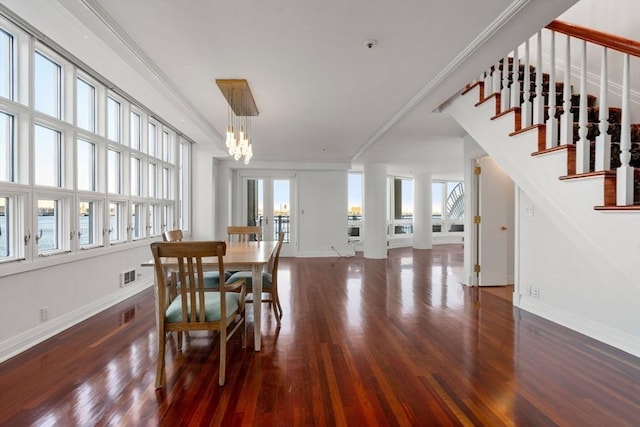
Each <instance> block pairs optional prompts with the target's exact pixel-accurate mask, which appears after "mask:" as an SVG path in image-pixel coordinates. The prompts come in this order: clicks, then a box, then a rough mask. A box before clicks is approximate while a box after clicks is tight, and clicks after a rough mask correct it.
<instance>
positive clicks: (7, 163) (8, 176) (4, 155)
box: [0, 111, 16, 182]
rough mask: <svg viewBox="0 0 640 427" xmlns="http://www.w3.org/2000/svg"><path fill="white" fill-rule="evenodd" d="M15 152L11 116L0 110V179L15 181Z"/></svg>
mask: <svg viewBox="0 0 640 427" xmlns="http://www.w3.org/2000/svg"><path fill="white" fill-rule="evenodd" d="M15 152H16V145H15V138H14V135H13V116H12V115H10V114H6V113H3V112H2V111H0V181H7V182H13V181H15V176H14V167H15Z"/></svg>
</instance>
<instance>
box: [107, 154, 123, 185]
mask: <svg viewBox="0 0 640 427" xmlns="http://www.w3.org/2000/svg"><path fill="white" fill-rule="evenodd" d="M121 157H122V156H121V154H120V152H119V151H116V150H108V169H107V175H108V177H107V182H108V183H109V185H108V191H109V193H113V194H120V193H121V192H122V159H121Z"/></svg>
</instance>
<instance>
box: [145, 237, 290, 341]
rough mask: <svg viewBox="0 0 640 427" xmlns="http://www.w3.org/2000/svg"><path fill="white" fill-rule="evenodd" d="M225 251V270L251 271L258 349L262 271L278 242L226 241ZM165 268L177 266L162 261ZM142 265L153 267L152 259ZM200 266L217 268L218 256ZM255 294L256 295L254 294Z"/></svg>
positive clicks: (254, 333)
mask: <svg viewBox="0 0 640 427" xmlns="http://www.w3.org/2000/svg"><path fill="white" fill-rule="evenodd" d="M226 243H227V251H226V254H225V255H224V257H223V263H224V269H225V271H241V270H242V271H251V283H252V293H253V295H254V297H253V342H254V350H255V351H260V343H261V324H262V322H261V319H262V297H261V295H262V272H263V270H264V268H265V266H266V265H267V264H268V263H269V259H270V258H271V254H272V253H273V251H274V249H275V248H276V246H277V244H278V242H277V241H270V240H262V241H251V242H226ZM163 264H164V266H165V268H167V269H169V270H171V269H172V268H173V267H175V268H177V267H178V265H177V263H176V264H175V266H174V265H172V264H171V262H169V263H164V262H163ZM141 266H142V267H153V266H155V262H154V260H153V258H152V259H150V260H148V261H145V262H143V263H142V264H141ZM202 267H203V269H205V270H218V258H217V257H208V258H203V259H202ZM256 295H257V296H256Z"/></svg>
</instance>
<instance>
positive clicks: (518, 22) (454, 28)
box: [8, 0, 575, 175]
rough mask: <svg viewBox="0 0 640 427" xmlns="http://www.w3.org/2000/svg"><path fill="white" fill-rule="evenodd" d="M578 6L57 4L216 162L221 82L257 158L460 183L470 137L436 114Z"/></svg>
mask: <svg viewBox="0 0 640 427" xmlns="http://www.w3.org/2000/svg"><path fill="white" fill-rule="evenodd" d="M573 2H575V0H561V1H554V2H551V1H542V2H540V1H537V2H530V1H529V0H482V1H479V0H423V1H405V0H403V1H376V0H369V1H355V0H340V1H338V0H336V1H326V0H324V1H323V0H299V1H292V0H289V1H264V0H257V1H239V0H235V1H214V0H210V1H207V0H179V1H178V0H173V1H170V0H60V3H61V4H62V5H63V6H64V8H65V9H66V10H67V11H68V13H71V14H72V15H73V16H75V17H76V18H77V20H78V21H79V22H81V23H82V25H83V26H86V28H87V29H88V31H90V32H91V34H92V37H98V38H99V39H100V41H101V43H104V44H105V45H106V46H108V47H109V49H112V50H113V51H115V52H116V53H117V54H119V55H120V56H121V57H122V58H124V59H125V60H126V61H127V62H128V64H129V65H130V66H131V67H132V68H134V69H135V70H136V71H137V73H138V74H139V75H140V76H142V78H144V79H146V80H147V81H148V82H149V84H150V85H152V86H153V87H154V88H156V90H157V91H158V92H159V93H161V94H164V95H163V96H165V98H166V99H169V100H171V102H172V103H173V105H174V108H176V109H177V111H179V114H173V113H172V114H170V116H165V117H163V118H164V119H166V120H169V121H170V122H172V124H173V125H174V126H175V127H177V128H178V129H180V130H181V131H183V132H184V133H185V134H186V135H187V136H189V137H190V138H191V139H193V140H194V141H195V142H196V143H199V144H204V145H209V146H210V149H211V151H212V153H213V155H214V156H225V152H224V141H223V140H222V137H221V135H223V134H224V132H225V129H226V124H227V123H226V119H227V104H226V101H225V99H224V97H223V95H222V93H220V91H219V89H218V88H217V86H216V84H215V79H218V78H220V79H227V78H239V79H246V80H247V81H248V83H249V86H250V88H251V91H252V93H253V96H254V99H255V101H256V104H257V107H258V110H259V112H260V114H259V116H258V117H255V118H253V121H252V128H253V132H252V134H253V135H252V138H253V149H254V150H253V151H254V158H253V160H252V162H263V161H264V162H272V161H277V162H308V163H311V162H313V163H317V162H322V163H342V162H347V163H351V164H352V165H353V166H354V167H355V168H357V167H359V166H361V165H362V164H363V163H367V162H385V163H387V164H388V165H389V169H390V170H392V171H393V170H396V171H404V172H405V173H412V172H419V171H424V172H432V173H434V174H436V175H447V174H451V173H453V174H461V170H462V145H461V144H462V142H461V139H460V137H461V136H463V135H464V131H463V130H462V129H461V128H460V127H459V126H458V125H457V124H456V123H455V122H454V121H453V120H452V119H451V118H450V117H448V116H446V115H444V114H441V113H438V112H437V111H435V112H434V110H437V107H438V106H439V105H440V104H442V102H444V101H446V99H448V98H449V97H450V96H452V95H453V94H455V93H456V92H458V91H459V90H460V89H461V88H462V87H463V86H464V84H465V83H466V82H468V81H470V80H472V79H473V78H474V76H477V75H478V74H479V72H481V71H482V70H483V69H484V68H485V67H487V66H488V65H489V64H490V63H491V62H493V61H494V60H495V59H496V58H499V57H501V56H503V55H504V53H505V52H506V51H508V50H510V49H513V47H514V46H515V45H516V44H518V43H520V42H521V41H522V40H524V39H525V38H527V37H528V36H530V35H531V34H533V33H534V32H535V31H536V30H537V29H539V28H540V27H542V26H544V25H545V24H546V23H547V22H549V21H550V20H552V19H553V18H554V17H556V16H558V15H560V14H561V13H562V12H563V11H564V10H566V9H567V8H568V7H569V5H570V4H571V3H573ZM8 3H11V2H8ZM540 3H542V4H540ZM85 37H87V36H85ZM367 40H375V41H376V43H375V45H374V46H373V47H371V48H368V47H367V46H366V43H365V42H366V41H367ZM111 78H113V79H114V81H116V83H118V85H119V86H120V87H124V88H126V87H127V83H126V82H124V81H118V79H119V77H118V74H117V73H116V72H114V73H113V77H111ZM140 96H141V97H142V98H144V97H145V96H144V94H142V95H140ZM150 104H151V105H150ZM152 104H153V100H151V98H149V99H148V100H145V105H147V106H148V107H149V108H151V109H153V108H154V107H153V105H152ZM178 115H180V118H178Z"/></svg>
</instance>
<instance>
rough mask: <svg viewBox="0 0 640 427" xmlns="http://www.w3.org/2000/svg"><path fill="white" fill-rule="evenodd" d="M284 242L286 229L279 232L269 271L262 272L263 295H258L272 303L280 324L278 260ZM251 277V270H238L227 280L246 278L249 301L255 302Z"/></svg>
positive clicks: (229, 281)
mask: <svg viewBox="0 0 640 427" xmlns="http://www.w3.org/2000/svg"><path fill="white" fill-rule="evenodd" d="M283 243H284V231H281V232H280V233H278V244H277V245H276V247H275V249H274V250H273V254H271V258H270V259H269V263H268V264H267V271H264V272H263V273H262V295H259V296H258V297H259V298H262V302H267V303H270V304H271V306H272V307H273V315H274V316H275V318H276V321H277V322H278V325H280V320H281V319H282V306H281V305H280V298H279V297H278V262H279V260H280V250H281V249H282V245H283ZM251 279H252V274H251V272H250V271H238V272H235V273H233V274H232V275H231V277H229V279H228V280H227V282H228V283H233V282H234V281H240V280H244V281H245V282H246V284H247V300H246V302H247V303H249V302H253V298H255V297H256V296H255V295H253V287H252V280H251ZM249 294H251V296H250V297H249V296H248V295H249Z"/></svg>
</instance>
